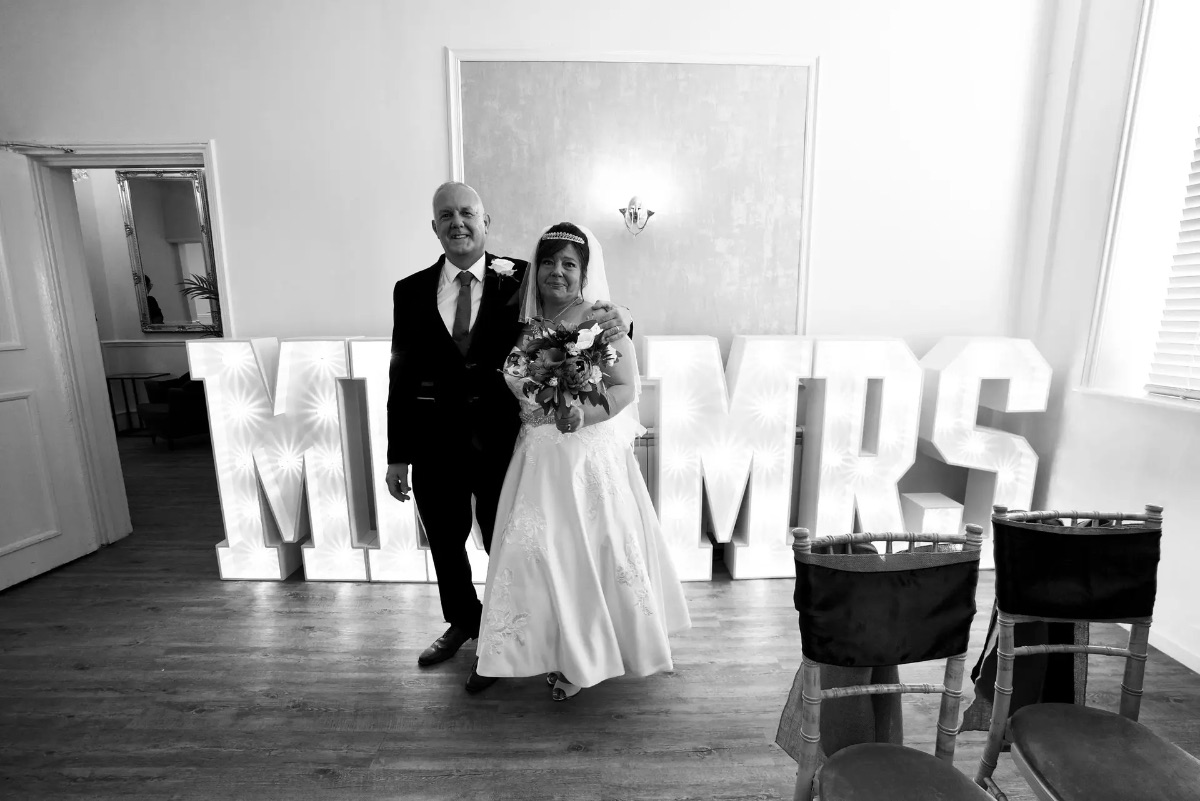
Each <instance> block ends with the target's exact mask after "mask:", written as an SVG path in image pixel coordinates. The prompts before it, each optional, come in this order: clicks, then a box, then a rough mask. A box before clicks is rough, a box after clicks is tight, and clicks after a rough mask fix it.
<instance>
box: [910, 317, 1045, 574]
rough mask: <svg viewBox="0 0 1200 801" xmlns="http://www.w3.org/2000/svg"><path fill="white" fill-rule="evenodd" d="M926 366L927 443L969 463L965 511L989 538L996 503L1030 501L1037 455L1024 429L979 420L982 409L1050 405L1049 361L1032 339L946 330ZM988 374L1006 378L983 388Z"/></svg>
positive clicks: (949, 459)
mask: <svg viewBox="0 0 1200 801" xmlns="http://www.w3.org/2000/svg"><path fill="white" fill-rule="evenodd" d="M921 366H922V367H923V368H924V370H925V395H926V397H927V398H928V401H927V403H926V407H925V409H924V411H923V412H922V414H921V450H922V451H924V452H926V453H928V454H929V455H930V456H933V457H934V458H937V459H940V460H941V461H943V462H945V463H946V464H952V465H958V466H960V467H967V468H970V471H971V472H970V473H969V474H968V476H967V494H966V500H965V503H964V507H965V508H964V512H963V517H964V520H965V521H966V522H967V523H978V524H979V525H982V526H983V530H984V533H985V536H987V537H989V538H990V536H991V526H989V525H988V520H989V518H990V513H991V508H992V504H1000V505H1002V506H1007V507H1009V508H1011V509H1028V508H1029V504H1030V502H1031V501H1032V500H1033V484H1034V480H1035V479H1036V478H1037V465H1038V457H1037V454H1036V453H1034V451H1033V448H1031V447H1030V446H1029V443H1028V442H1027V441H1026V440H1025V438H1024V437H1022V436H1018V435H1016V434H1010V433H1008V432H1006V431H999V430H997V429H994V428H985V427H984V426H979V425H976V415H977V414H978V410H979V407H980V406H981V405H982V406H985V407H987V408H989V409H995V410H996V411H1002V412H1042V411H1045V410H1046V401H1047V399H1048V398H1049V396H1050V372H1051V371H1050V365H1049V364H1047V362H1046V360H1045V359H1044V358H1042V355H1041V354H1040V353H1038V351H1037V348H1035V347H1034V346H1033V343H1032V342H1030V341H1029V340H1025V339H1007V338H1004V337H947V338H945V339H943V340H941V341H940V342H938V344H937V345H935V346H934V348H933V350H931V351H929V353H927V354H926V355H925V358H924V359H922V360H921ZM984 379H993V380H996V379H1000V380H1003V381H1004V382H1005V383H1004V384H998V385H991V386H987V387H986V389H983V388H984V386H985V385H982V384H981V382H982V381H983V380H984ZM981 390H982V391H981ZM983 553H984V558H983V559H982V560H981V564H982V565H983V566H985V567H990V566H991V565H992V561H991V560H992V549H991V547H990V545H985V547H984V549H983Z"/></svg>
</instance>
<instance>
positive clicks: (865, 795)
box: [820, 743, 991, 801]
mask: <svg viewBox="0 0 1200 801" xmlns="http://www.w3.org/2000/svg"><path fill="white" fill-rule="evenodd" d="M820 786H821V798H822V799H823V801H865V800H866V799H879V798H886V799H889V801H910V799H911V801H931V799H937V801H958V799H965V801H989V800H990V798H991V796H989V795H988V794H987V793H986V792H984V791H983V790H982V789H981V788H980V787H978V786H977V785H976V784H975V782H973V781H971V780H970V779H968V778H967V777H966V775H965V774H963V773H962V771H960V770H959V769H958V768H956V767H954V766H953V765H951V764H949V763H947V762H945V761H943V760H941V759H938V758H937V757H935V756H931V755H929V754H926V753H925V752H923V751H917V750H915V749H912V748H906V747H905V746H902V745H891V744H889V743H862V744H861V745H852V746H849V747H848V748H843V749H842V750H841V751H838V752H837V753H836V754H834V755H833V756H832V757H830V758H829V761H828V762H826V763H825V765H824V766H823V767H822V768H821V773H820Z"/></svg>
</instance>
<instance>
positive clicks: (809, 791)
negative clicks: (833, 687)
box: [793, 657, 821, 801]
mask: <svg viewBox="0 0 1200 801" xmlns="http://www.w3.org/2000/svg"><path fill="white" fill-rule="evenodd" d="M800 686H801V692H802V694H803V707H802V711H801V715H802V717H801V718H800V737H801V742H800V758H799V759H797V760H796V791H795V794H794V795H793V801H811V799H812V798H813V790H814V789H815V788H814V781H813V779H814V777H815V776H816V774H817V764H818V763H819V762H820V759H821V666H820V665H818V664H817V663H816V662H813V661H811V660H810V659H809V658H808V657H803V658H802V660H801V662H800Z"/></svg>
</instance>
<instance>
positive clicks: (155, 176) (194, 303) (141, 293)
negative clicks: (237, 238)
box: [117, 168, 222, 337]
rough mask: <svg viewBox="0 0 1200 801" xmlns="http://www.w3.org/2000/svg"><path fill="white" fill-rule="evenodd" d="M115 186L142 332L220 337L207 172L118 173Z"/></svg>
mask: <svg viewBox="0 0 1200 801" xmlns="http://www.w3.org/2000/svg"><path fill="white" fill-rule="evenodd" d="M117 185H118V187H119V188H120V191H121V210H122V213H123V214H124V217H125V239H126V241H127V242H128V244H129V263H130V267H131V268H132V270H133V286H134V291H135V292H136V294H137V301H138V309H139V310H140V312H141V315H142V331H145V332H146V333H162V332H171V333H174V332H195V333H203V334H208V335H209V336H218V337H219V336H221V334H222V330H221V303H220V297H219V293H218V291H217V275H216V268H215V263H216V262H215V260H214V259H213V247H212V235H211V228H210V226H209V217H208V195H207V193H206V191H205V184H204V170H203V169H202V168H192V169H153V170H118V171H117Z"/></svg>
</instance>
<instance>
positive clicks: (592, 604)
mask: <svg viewBox="0 0 1200 801" xmlns="http://www.w3.org/2000/svg"><path fill="white" fill-rule="evenodd" d="M530 265H531V266H530V269H529V270H527V271H526V273H525V278H524V283H523V284H522V287H521V304H522V307H521V318H522V322H526V323H528V321H529V320H532V319H535V318H542V319H543V320H545V321H546V322H548V323H551V324H554V325H557V324H558V323H566V324H569V325H571V326H575V327H586V325H587V322H588V320H589V319H590V318H591V316H592V310H591V303H592V301H593V300H594V299H595V298H597V297H602V298H607V297H608V285H607V280H606V277H605V274H604V258H603V254H602V253H601V250H600V244H599V242H597V241H596V239H595V237H593V236H592V235H591V232H590V231H587V230H586V229H583V228H581V227H579V226H575V225H572V224H571V223H559V224H558V225H554V226H551V227H550V228H548V229H547V230H546V231H544V232H543V233H542V235H541V236H540V237H539V239H538V242H537V245H536V247H535V250H534V257H533V259H532V261H531V262H530ZM525 336H528V333H527V334H526V335H525ZM524 342H525V340H522V342H521V343H519V344H524ZM612 344H613V345H614V346H615V347H616V349H617V351H618V352H619V353H620V358H619V359H618V361H617V362H616V363H615V364H613V365H611V366H608V367H605V368H603V369H604V381H605V384H606V386H607V395H608V402H609V409H608V410H607V411H606V410H605V409H604V408H602V407H599V406H592V405H590V404H588V405H584V406H572V407H571V408H570V411H569V413H565V412H559V413H554V412H552V413H550V414H545V413H544V412H543V411H542V409H541V407H540V406H539V405H538V404H537V403H536V402H535V401H534V400H533V399H532V398H527V397H525V394H524V392H523V391H522V388H521V384H522V383H523V382H522V381H521V380H520V378H519V377H518V375H517V373H518V372H519V371H518V370H515V369H512V370H510V369H509V368H506V371H505V379H506V380H507V381H508V384H509V388H510V389H512V391H513V393H514V394H515V395H516V396H517V399H518V401H519V402H520V404H521V420H522V427H521V433H520V436H519V438H518V439H517V444H516V448H515V449H514V452H513V458H512V461H511V462H510V463H509V467H508V473H507V475H506V477H505V480H504V489H503V491H502V492H501V495H500V504H499V508H498V510H497V515H496V535H495V539H494V542H493V544H492V552H491V560H490V563H489V565H488V576H487V586H486V590H485V595H484V604H483V625H482V628H481V629H480V634H479V665H478V672H479V673H480V675H483V676H532V675H537V674H542V673H546V674H548V675H547V681H548V682H549V683H550V684H551V685H552V690H551V696H552V697H553V698H554V700H556V701H563V700H566V699H567V698H570V697H572V696H573V695H575V694H576V693H578V692H579V690H580V689H581V688H583V687H591V686H593V685H595V684H598V683H599V682H601V681H604V680H605V679H609V678H613V677H615V676H621V675H624V674H625V673H630V674H632V675H636V676H647V675H650V674H652V673H656V672H658V671H663V670H671V669H672V661H671V646H670V642H669V640H668V638H667V635H668V634H669V633H674V632H678V631H682V630H684V629H687V628H689V627H690V625H691V622H690V619H689V617H688V611H687V605H686V602H685V600H684V597H683V588H682V587H681V586H680V583H679V579H678V577H677V576H676V573H675V568H674V566H673V565H672V564H671V558H670V554H669V553H668V552H667V549H666V546H665V545H664V544H663V541H662V536H661V533H660V530H659V524H658V518H657V516H656V515H655V513H654V508H653V506H652V505H651V501H650V495H649V493H648V492H647V490H646V484H645V482H644V481H643V480H642V474H641V472H640V470H639V469H638V464H637V460H636V458H635V457H634V455H633V449H632V447H631V443H632V440H633V439H634V437H636V436H637V435H638V434H639V433H640V431H641V428H640V425H639V424H638V416H637V396H638V391H639V379H638V371H637V357H636V355H635V353H634V350H633V343H632V342H631V341H630V340H629V338H628V337H626V336H624V335H622V336H621V337H620V338H619V339H617V340H616V341H614V342H613V343H612ZM516 350H517V348H514V352H515V351H516ZM511 362H512V359H510V363H511Z"/></svg>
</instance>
